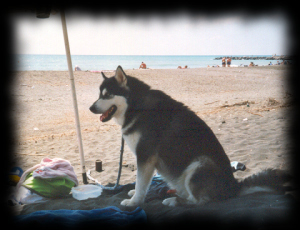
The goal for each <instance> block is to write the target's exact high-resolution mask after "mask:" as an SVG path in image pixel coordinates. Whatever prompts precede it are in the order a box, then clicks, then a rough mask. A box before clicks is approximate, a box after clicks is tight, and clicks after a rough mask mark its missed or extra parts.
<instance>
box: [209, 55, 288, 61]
mask: <svg viewBox="0 0 300 230" xmlns="http://www.w3.org/2000/svg"><path fill="white" fill-rule="evenodd" d="M223 57H230V58H231V60H292V59H293V58H292V56H288V55H280V56H276V55H275V56H272V57H263V56H260V57H255V56H243V57H232V56H226V55H225V56H222V57H216V58H215V59H214V60H222V58H223Z"/></svg>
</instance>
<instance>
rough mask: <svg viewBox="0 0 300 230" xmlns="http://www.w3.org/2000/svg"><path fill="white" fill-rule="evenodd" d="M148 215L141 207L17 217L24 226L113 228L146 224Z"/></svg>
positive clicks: (70, 211)
mask: <svg viewBox="0 0 300 230" xmlns="http://www.w3.org/2000/svg"><path fill="white" fill-rule="evenodd" d="M146 221H147V216H146V213H145V211H144V210H143V209H141V208H140V207H137V208H136V209H135V210H134V211H132V212H128V211H121V210H120V209H119V208H117V207H115V206H110V207H107V208H102V209H93V210H66V209H61V210H42V211H37V212H33V213H30V214H27V215H20V216H17V217H16V224H22V225H23V226H24V225H35V226H36V225H43V226H49V225H51V226H54V225H61V226H66V227H71V228H72V227H80V225H82V226H85V227H86V226H87V225H88V226H89V225H90V226H92V225H93V226H96V225H98V226H106V225H107V226H111V227H120V226H126V225H132V224H144V223H146Z"/></svg>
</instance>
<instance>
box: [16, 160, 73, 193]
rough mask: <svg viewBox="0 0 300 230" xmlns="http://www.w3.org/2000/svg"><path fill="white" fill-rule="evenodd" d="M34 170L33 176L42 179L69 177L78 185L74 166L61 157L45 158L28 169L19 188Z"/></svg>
mask: <svg viewBox="0 0 300 230" xmlns="http://www.w3.org/2000/svg"><path fill="white" fill-rule="evenodd" d="M31 172H33V174H32V176H33V178H41V179H50V178H58V177H60V178H67V179H69V180H71V181H73V182H74V183H75V185H78V180H77V176H76V174H75V171H74V168H73V166H72V165H71V163H70V162H69V161H68V160H65V159H61V158H54V159H50V158H47V157H46V158H44V159H43V160H42V161H41V163H40V164H37V165H35V166H33V167H32V168H30V169H27V170H26V171H25V172H24V173H23V175H22V177H21V179H20V181H19V183H18V185H17V187H18V188H19V187H20V186H21V185H22V183H23V182H24V181H25V180H26V178H27V175H28V174H29V173H31Z"/></svg>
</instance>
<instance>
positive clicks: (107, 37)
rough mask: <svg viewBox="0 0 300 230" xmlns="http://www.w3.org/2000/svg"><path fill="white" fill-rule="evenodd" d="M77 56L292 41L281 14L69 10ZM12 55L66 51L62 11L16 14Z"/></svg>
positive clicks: (264, 50) (263, 47) (263, 51)
mask: <svg viewBox="0 0 300 230" xmlns="http://www.w3.org/2000/svg"><path fill="white" fill-rule="evenodd" d="M66 21H67V30H68V36H69V42H70V49H71V54H72V55H272V54H277V55H281V54H283V55H285V54H288V49H289V47H288V44H290V43H291V41H290V40H289V34H288V30H289V28H288V22H287V20H286V18H285V17H284V16H283V15H282V14H272V15H260V16H257V17H256V18H251V17H250V18H249V17H243V16H241V14H240V15H238V14H236V15H223V16H218V17H208V16H207V15H189V14H186V13H182V14H177V15H170V16H160V15H153V16H147V17H144V16H141V15H140V16H136V17H129V16H128V15H127V16H126V15H119V16H113V17H112V16H107V15H106V16H95V15H89V14H88V13H81V14H77V13H76V12H66ZM11 22H12V23H11V26H12V27H13V29H12V31H13V53H15V54H65V46H64V40H63V33H62V25H61V19H60V13H59V12H57V13H56V14H54V15H53V14H51V15H50V18H48V19H38V18H36V17H35V14H34V13H32V14H26V15H24V14H23V15H17V14H15V15H12V16H11Z"/></svg>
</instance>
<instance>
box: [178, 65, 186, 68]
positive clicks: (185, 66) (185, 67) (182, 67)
mask: <svg viewBox="0 0 300 230" xmlns="http://www.w3.org/2000/svg"><path fill="white" fill-rule="evenodd" d="M187 68H188V66H187V65H186V66H185V67H181V66H178V67H177V69H187Z"/></svg>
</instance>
